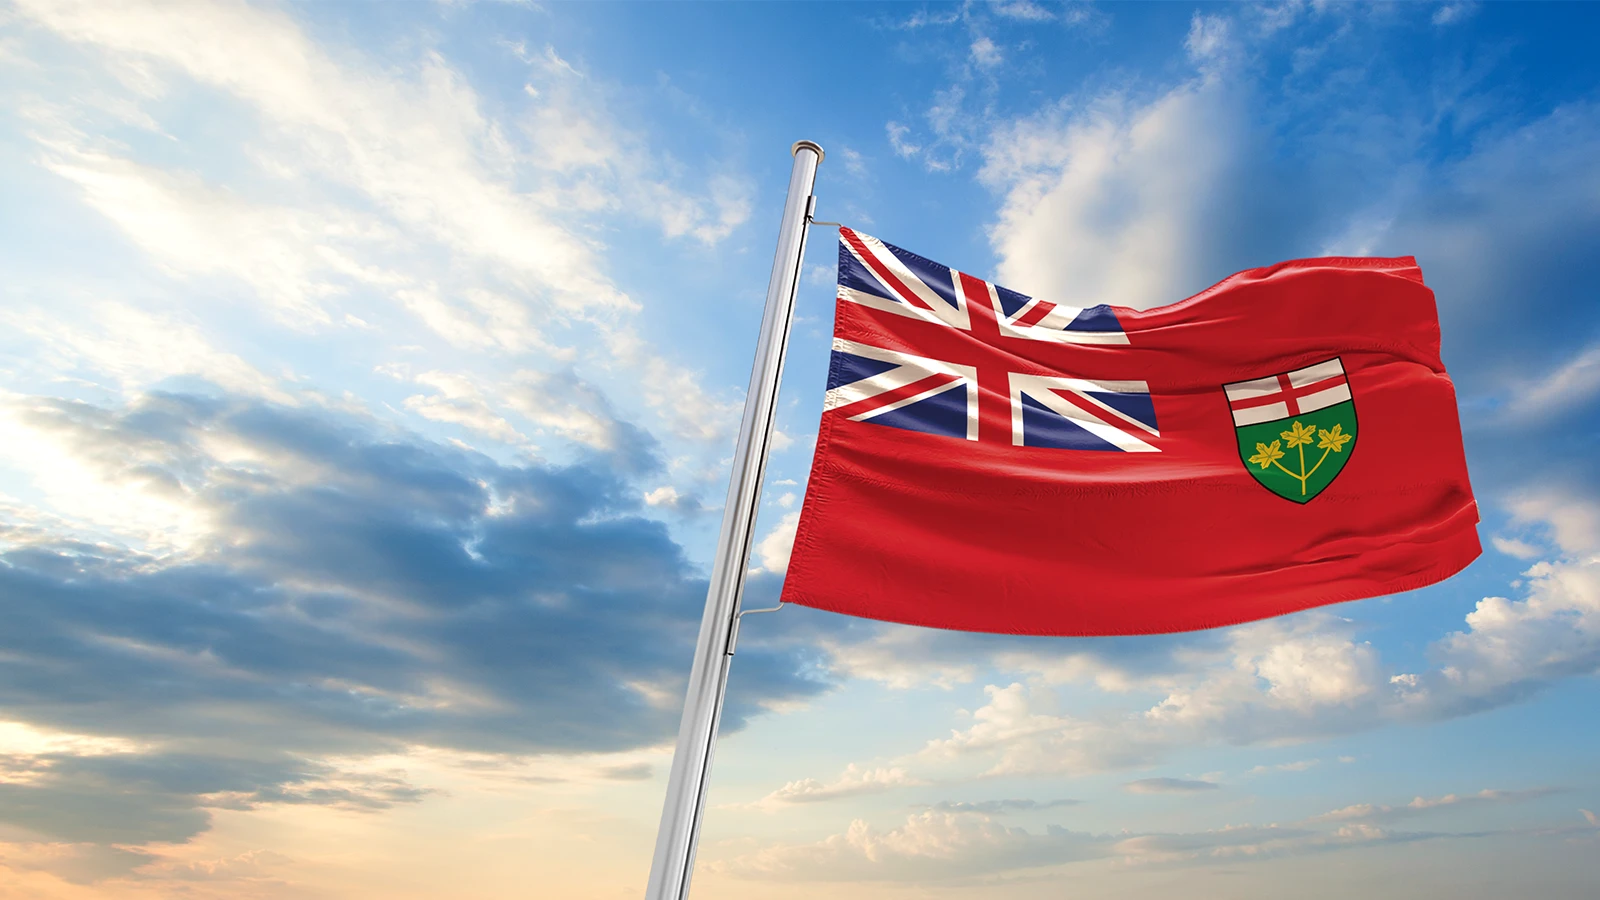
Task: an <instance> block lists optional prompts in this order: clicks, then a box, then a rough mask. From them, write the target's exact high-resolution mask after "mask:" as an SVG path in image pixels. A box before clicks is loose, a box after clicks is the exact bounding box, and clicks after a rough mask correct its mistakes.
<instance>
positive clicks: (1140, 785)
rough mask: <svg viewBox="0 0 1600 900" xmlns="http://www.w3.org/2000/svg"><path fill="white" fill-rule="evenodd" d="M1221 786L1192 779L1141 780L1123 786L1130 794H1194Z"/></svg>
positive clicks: (1212, 782) (1213, 782)
mask: <svg viewBox="0 0 1600 900" xmlns="http://www.w3.org/2000/svg"><path fill="white" fill-rule="evenodd" d="M1219 787H1221V785H1219V784H1217V783H1216V782H1215V781H1201V780H1197V779H1192V778H1140V779H1139V780H1137V781H1130V782H1128V783H1127V784H1125V785H1123V786H1122V788H1123V790H1125V791H1127V792H1128V793H1130V794H1193V793H1195V792H1197V791H1214V790H1216V789H1217V788H1219Z"/></svg>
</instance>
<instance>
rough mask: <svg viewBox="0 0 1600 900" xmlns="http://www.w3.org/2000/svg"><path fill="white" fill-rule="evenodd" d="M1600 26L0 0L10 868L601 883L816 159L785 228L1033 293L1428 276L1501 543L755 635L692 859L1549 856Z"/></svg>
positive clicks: (1598, 393)
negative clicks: (808, 164)
mask: <svg viewBox="0 0 1600 900" xmlns="http://www.w3.org/2000/svg"><path fill="white" fill-rule="evenodd" d="M1597 30H1600V8H1596V7H1594V6H1592V5H1586V4H1559V5H1533V4H1482V5H1478V4H1470V3H1443V4H1421V3H1416V4H1400V5H1375V6H1373V5H1356V4H1317V3H1312V4H1303V3H1285V4H1281V5H1271V6H1250V5H1233V4H1229V5H1216V6H1211V5H1196V4H1180V3H1166V4H1139V5H1127V6H1122V5H1087V4H1074V5H1066V6H1062V5H1046V4H1035V3H1030V2H1026V0H1023V2H1008V3H995V4H970V5H962V6H939V5H927V6H922V5H915V4H892V5H846V4H812V5H789V4H746V5H733V4H719V5H705V6H700V5H672V4H647V5H624V4H606V5H601V4H584V5H577V4H553V5H549V6H537V5H532V4H457V3H442V4H440V3H421V2H418V3H411V4H404V5H398V4H391V5H374V4H354V5H340V4H332V3H326V4H315V5H310V4H308V5H285V6H274V5H233V4H224V3H196V4H192V5H184V6H177V5H172V4H150V5H147V6H146V5H140V4H122V5H116V6H110V5H95V4H77V3H71V2H36V0H14V2H12V3H11V4H9V5H7V6H5V7H4V8H0V98H3V102H0V196H3V197H5V202H4V203H3V204H0V271H4V272H5V278H4V279H3V281H0V297H3V302H0V325H3V327H0V379H3V380H0V423H3V431H0V435H3V440H0V556H3V565H0V609H3V610H4V611H5V621H6V627H5V628H4V629H0V874H3V875H4V878H3V879H0V881H3V882H4V888H0V896H16V897H28V898H34V897H39V898H46V897H48V898H56V897H62V898H67V897H119V898H120V897H173V896H185V897H218V898H221V897H273V898H277V897H367V896H374V895H382V896H394V897H435V896H452V897H483V898H490V897H509V896H524V895H526V894H527V893H528V890H529V885H538V886H539V888H540V890H539V891H537V893H539V894H540V895H542V896H562V897H575V898H590V897H593V898H599V897H617V896H636V895H638V894H639V893H641V892H642V890H643V885H644V879H645V874H646V869H647V867H648V861H649V856H650V847H651V844H652V842H653V838H654V828H655V823H656V820H657V816H658V815H659V810H660V802H661V797H662V794H663V792H664V787H665V775H666V767H667V765H668V763H669V761H670V753H671V748H670V746H669V741H670V740H671V738H672V736H673V733H674V730H675V728H676V722H677V714H678V709H677V707H678V705H679V703H680V702H681V696H682V690H683V678H684V676H685V674H686V672H687V668H688V662H689V657H690V653H691V643H692V640H693V631H694V628H695V624H696V622H697V621H698V616H699V606H700V604H701V602H702V599H703V596H704V591H705V569H706V565H707V561H708V557H709V554H710V552H711V549H712V542H713V540H714V536H715V529H716V526H717V523H718V521H719V518H720V514H721V510H720V503H721V498H722V495H723V492H724V490H725V484H726V478H727V471H728V464H729V459H728V456H729V453H730V452H731V445H732V432H733V429H734V427H735V425H736V422H737V418H738V413H739V409H740V405H741V403H742V399H743V398H742V390H743V386H744V384H745V383H746V380H747V376H748V367H749V363H750V358H751V354H752V350H753V340H754V336H755V331H756V327H757V322H758V319H759V315H760V304H761V302H762V298H763V295H764V291H765V281H766V276H767V271H768V269H769V266H770V254H771V248H772V243H773V238H774V228H775V224H776V221H777V216H778V211H779V209H780V207H781V204H782V202H783V196H782V191H783V189H784V186H785V184H786V178H787V172H788V168H789V164H790V163H789V157H788V147H789V145H790V144H791V143H792V142H793V141H794V140H796V139H799V138H809V139H812V140H816V141H818V142H819V143H821V144H822V145H823V146H824V147H825V148H826V149H827V153H828V155H827V159H826V160H825V162H824V163H823V165H822V167H821V169H820V172H819V178H818V188H817V193H818V195H819V208H818V216H819V218H823V219H837V220H840V221H844V222H847V223H849V224H852V225H853V226H856V227H858V228H860V229H862V230H864V231H867V232H869V233H872V234H876V235H879V236H882V237H884V238H885V239H887V240H890V241H893V242H894V243H896V244H899V245H902V246H905V247H908V248H912V249H914V250H916V251H917V252H919V253H923V254H926V255H928V256H930V257H932V258H935V259H939V260H942V261H945V262H948V263H950V264H952V265H956V266H959V267H961V268H963V269H964V270H968V271H973V272H978V273H984V274H985V275H987V276H989V277H993V278H994V279H996V280H998V281H999V282H1001V283H1003V284H1006V285H1008V286H1010V287H1013V288H1016V289H1018V290H1023V291H1025V292H1027V293H1030V294H1033V295H1036V296H1046V297H1050V298H1052V299H1056V300H1058V301H1061V302H1066V303H1069V304H1071V305H1079V306H1082V305H1090V304H1092V303H1100V302H1107V303H1115V304H1120V305H1125V306H1135V307H1150V306H1156V305H1161V304H1163V303H1168V302H1173V301H1176V300H1179V299H1182V298H1183V297H1186V296H1188V295H1190V294H1192V293H1195V292H1197V291H1199V290H1201V289H1203V288H1204V287H1206V286H1208V285H1209V284H1211V283H1213V282H1214V281H1216V280H1218V279H1220V278H1222V277H1224V276H1226V275H1228V274H1230V273H1232V272H1234V271H1237V270H1240V269H1244V268H1250V267H1254V266H1259V265H1265V264H1270V263H1272V262H1276V261H1279V260H1282V259H1288V258H1294V257H1303V256H1315V255H1323V254H1331V253H1341V254H1375V255H1403V254H1414V255H1416V256H1417V257H1418V259H1419V261H1420V263H1421V265H1422V268H1423V271H1424V273H1425V275H1426V277H1427V278H1428V281H1429V283H1430V284H1431V285H1432V286H1433V287H1434V289H1435V290H1436V292H1437V294H1438V298H1439V306H1440V318H1441V321H1442V325H1443V329H1444V357H1445V361H1446V364H1447V366H1448V367H1449V369H1450V371H1451V373H1452V375H1453V376H1454V378H1455V380H1456V384H1457V387H1458V391H1459V394H1460V401H1461V410H1462V421H1463V427H1464V431H1465V434H1466V441H1467V453H1468V459H1469V464H1470V467H1471V473H1472V478H1473V483H1474V486H1475V488H1476V490H1477V493H1478V497H1479V501H1480V504H1481V505H1482V507H1483V511H1484V516H1485V521H1484V523H1483V526H1482V536H1483V538H1484V543H1485V554H1484V556H1483V557H1482V559H1480V560H1479V561H1478V562H1477V563H1475V564H1474V565H1473V566H1472V567H1471V568H1469V569H1468V570H1467V571H1466V572H1464V573H1462V574H1461V575H1459V576H1457V577H1455V578H1454V579H1452V580H1450V581H1449V582H1447V583H1445V584H1442V585H1438V586H1435V587H1432V588H1429V589H1426V590H1422V591H1416V592H1413V593H1411V594H1407V595H1404V596H1399V597H1394V598H1380V599H1374V600H1368V601H1362V602H1358V603H1351V604H1344V605H1341V606H1337V607H1333V608H1330V609H1325V610H1320V611H1313V612H1308V613H1303V614H1300V615H1296V616H1290V617H1287V618H1284V619H1281V620H1276V621H1271V622H1265V623H1257V624H1252V625H1246V626H1240V627H1237V628H1232V629H1223V630H1218V631H1213V632H1205V633H1198V634H1190V635H1178V636H1166V637H1148V638H1136V639H1135V638H1128V639H1108V640H1067V639H1029V638H1014V637H999V636H981V635H964V634H955V633H946V632H938V631H930V630H923V629H916V628H909V627H900V626H888V625H881V624H877V623H871V622H865V621H853V620H847V619H843V618H841V617H837V616H831V615H828V614H824V613H820V612H815V611H809V610H803V609H786V610H784V611H783V612H782V613H781V614H778V615H775V616H766V617H762V618H761V619H759V620H753V621H752V622H751V623H749V624H748V625H747V626H746V628H745V633H744V635H743V638H742V640H741V647H740V653H739V656H738V659H737V661H736V664H735V667H734V673H733V689H732V693H731V696H730V701H729V703H730V706H729V715H728V718H727V720H726V727H725V730H724V740H723V742H722V745H721V749H720V750H719V753H718V759H717V766H716V770H715V781H714V784H713V786H712V792H711V798H710V803H711V809H710V811H709V813H708V816H707V819H706V824H705V831H704V841H703V845H702V849H701V852H700V855H699V867H698V874H697V876H696V882H695V895H696V896H697V897H706V898H719V897H727V898H732V897H740V898H745V897H754V898H797V897H814V896H817V895H819V894H821V895H825V896H837V897H847V898H848V897H867V896H872V897H908V898H909V897H946V896H949V897H963V898H965V897H982V898H997V900H1001V898H1003V900H1025V898H1035V897H1057V896H1060V895H1062V894H1063V893H1064V892H1068V891H1070V892H1073V893H1075V894H1080V893H1081V894H1084V895H1094V896H1105V897H1130V898H1132V897H1155V896H1168V895H1170V894H1171V893H1172V892H1173V891H1174V890H1177V889H1181V890H1183V891H1184V892H1186V893H1188V894H1191V895H1196V896H1205V897H1211V896H1214V897H1257V896H1260V897H1267V896H1281V895H1282V894H1283V893H1284V892H1286V891H1293V892H1294V893H1296V894H1298V895H1302V896H1307V897H1335V896H1339V897H1343V896H1348V895H1349V894H1350V893H1352V892H1354V891H1360V892H1362V893H1363V894H1365V895H1368V896H1372V897H1375V898H1387V897H1395V898H1401V897H1406V898H1410V897H1427V896H1445V895H1449V896H1458V897H1468V898H1473V897H1482V898H1489V897H1504V896H1541V897H1552V898H1555V897H1588V896H1591V895H1592V894H1593V893H1594V891H1595V887H1596V881H1597V878H1600V876H1597V875H1596V872H1595V869H1594V865H1593V854H1594V851H1595V848H1596V844H1597V841H1600V822H1597V820H1596V814H1597V813H1600V766H1597V764H1596V763H1595V759H1597V758H1600V753H1597V750H1600V726H1597V725H1596V722H1597V717H1596V712H1597V711H1600V690H1597V685H1596V681H1595V678H1594V675H1595V673H1596V671H1597V669H1600V477H1597V475H1596V473H1597V472H1600V469H1597V467H1596V466H1595V464H1594V461H1593V457H1594V448H1595V447H1596V446H1600V433H1597V429H1596V426H1595V424H1594V423H1595V421H1596V413H1597V412H1600V303H1597V302H1596V294H1595V289H1594V287H1593V285H1594V284H1595V283H1596V282H1597V279H1600V252H1597V250H1600V105H1597V103H1600V93H1597V89H1600V66H1597V64H1596V63H1595V62H1594V61H1593V57H1592V39H1591V35H1593V34H1594V33H1596V31H1597ZM833 239H834V235H833V233H832V231H831V229H818V231H817V233H815V234H814V235H813V242H812V245H811V252H810V254H809V256H808V259H807V265H806V270H805V275H804V278H803V283H802V290H801V294H800V299H799V307H798V315H799V319H798V322H797V327H796V329H795V335H794V343H793V346H792V349H791V352H790V357H789V358H790V364H789V368H788V372H787V379H786V383H785V386H784V391H783V394H782V399H781V414H780V418H779V423H778V424H779V429H780V431H781V437H780V438H779V440H778V445H779V449H778V452H777V453H776V454H775V456H774V458H773V462H772V466H771V469H770V471H769V475H768V482H767V483H768V488H767V492H766V495H765V497H764V499H763V503H762V515H761V521H760V524H759V528H758V535H757V546H756V554H755V560H756V566H755V569H754V570H753V571H752V574H751V595H752V597H753V599H755V600H758V601H759V600H764V599H766V598H769V597H772V596H774V595H775V593H776V590H777V588H778V586H779V585H780V584H781V577H782V572H783V568H784V565H785V563H786V560H787V554H788V540H789V539H790V538H791V537H792V534H793V526H794V521H795V520H794V516H795V514H796V512H797V510H798V509H799V500H800V498H801V497H802V496H803V493H804V487H805V478H806V474H807V471H808V468H809V463H810V452H811V447H812V444H813V442H814V438H815V431H816V422H817V418H818V415H819V413H820V409H821V400H822V388H823V380H824V377H823V366H824V360H825V358H826V348H827V345H828V337H829V331H830V323H831V315H832V302H833V301H832V298H833V284H832V271H831V260H832V258H833V246H832V243H833Z"/></svg>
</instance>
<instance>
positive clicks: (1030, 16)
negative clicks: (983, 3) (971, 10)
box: [989, 0, 1055, 22]
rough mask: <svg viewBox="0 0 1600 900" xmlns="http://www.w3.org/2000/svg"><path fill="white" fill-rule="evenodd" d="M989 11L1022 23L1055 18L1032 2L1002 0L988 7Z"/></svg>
mask: <svg viewBox="0 0 1600 900" xmlns="http://www.w3.org/2000/svg"><path fill="white" fill-rule="evenodd" d="M989 9H990V10H992V11H993V12H994V14H995V15H997V16H1000V17H1001V18H1005V19H1019V20H1021V21H1024V22H1048V21H1050V20H1051V19H1054V18H1055V16H1054V15H1052V14H1051V12H1050V10H1048V9H1045V8H1044V7H1042V6H1040V5H1038V4H1037V3H1034V2H1032V0H1004V2H1001V3H995V4H992V5H990V7H989Z"/></svg>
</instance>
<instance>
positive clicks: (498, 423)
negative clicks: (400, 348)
mask: <svg viewBox="0 0 1600 900" xmlns="http://www.w3.org/2000/svg"><path fill="white" fill-rule="evenodd" d="M416 382H417V383H418V384H421V385H425V386H427V387H430V388H433V389H434V391H435V393H433V394H429V395H424V394H417V395H413V396H410V397H407V398H406V399H405V406H406V409H409V410H411V411H412V412H414V413H416V414H417V415H419V416H422V417H423V418H424V419H431V420H432V421H435V422H450V423H453V424H456V425H460V426H462V427H463V428H468V429H471V430H472V431H476V432H477V433H479V434H481V435H484V436H485V437H489V438H493V439H494V440H497V441H503V442H505V443H507V444H526V443H527V440H528V439H527V438H526V437H524V436H523V435H522V433H521V432H519V431H517V429H516V427H515V426H513V425H512V424H511V423H510V422H507V421H506V420H505V419H504V418H502V417H501V416H500V415H498V414H496V413H495V411H494V410H493V409H492V408H490V406H489V403H488V401H487V400H485V399H484V396H483V392H482V391H480V390H479V389H478V386H477V385H476V384H474V383H473V382H472V380H471V379H469V378H466V377H463V376H461V375H452V374H450V373H447V372H423V373H422V374H421V375H418V376H417V377H416Z"/></svg>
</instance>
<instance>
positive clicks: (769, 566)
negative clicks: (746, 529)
mask: <svg viewBox="0 0 1600 900" xmlns="http://www.w3.org/2000/svg"><path fill="white" fill-rule="evenodd" d="M799 525H800V513H799V512H792V513H785V514H784V517H783V518H782V519H779V520H778V524H776V525H774V526H773V527H772V530H771V531H769V532H767V534H766V536H765V537H763V538H762V539H761V540H759V541H757V542H756V545H755V548H754V550H755V556H756V558H757V559H758V560H760V562H759V563H758V564H757V565H756V566H755V567H754V569H753V571H757V572H771V573H773V574H775V575H782V574H783V573H784V572H786V571H788V569H789V554H790V552H791V551H793V549H794V533H795V529H796V528H797V527H798V526H799Z"/></svg>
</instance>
